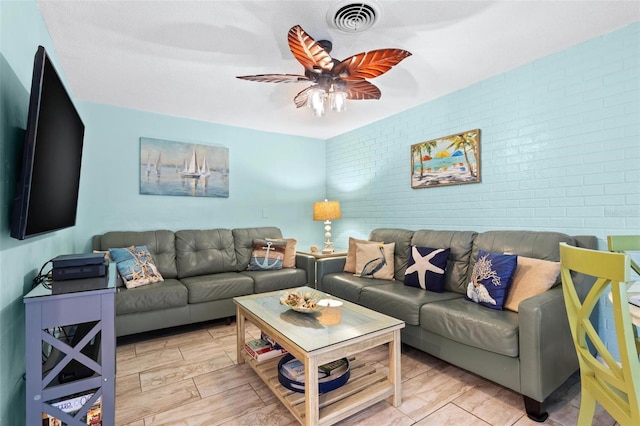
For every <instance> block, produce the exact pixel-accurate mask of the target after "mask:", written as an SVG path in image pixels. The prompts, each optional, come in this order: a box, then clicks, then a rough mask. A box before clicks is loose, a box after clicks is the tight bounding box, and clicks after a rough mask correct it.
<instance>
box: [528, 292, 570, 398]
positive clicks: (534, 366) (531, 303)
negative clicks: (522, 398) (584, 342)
mask: <svg viewBox="0 0 640 426" xmlns="http://www.w3.org/2000/svg"><path fill="white" fill-rule="evenodd" d="M518 316H519V321H520V339H519V342H520V386H521V393H522V394H523V395H526V396H528V397H531V398H533V399H535V400H537V401H540V402H542V401H544V399H545V398H546V397H547V396H549V394H551V393H552V392H553V391H554V390H555V389H557V388H558V387H559V386H560V385H561V384H562V383H564V382H565V381H566V380H567V378H569V376H570V375H571V374H573V373H574V372H575V371H577V370H578V358H577V356H576V350H575V347H574V345H573V339H572V337H571V330H570V329H569V321H568V319H567V312H566V307H565V304H564V297H563V295H562V287H561V286H556V287H554V288H552V289H550V290H548V291H546V292H544V293H542V294H539V295H537V296H534V297H530V298H528V299H525V300H523V301H522V302H521V303H520V306H519V315H518Z"/></svg>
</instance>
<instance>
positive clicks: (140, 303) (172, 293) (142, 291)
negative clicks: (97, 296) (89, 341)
mask: <svg viewBox="0 0 640 426" xmlns="http://www.w3.org/2000/svg"><path fill="white" fill-rule="evenodd" d="M187 300H188V294H187V288H186V287H185V286H184V285H183V284H182V283H181V282H180V281H178V280H176V279H173V278H169V279H165V280H164V282H161V283H153V284H149V285H145V286H142V287H136V288H130V289H126V290H125V289H122V290H120V291H118V292H117V293H116V303H115V304H116V315H124V314H132V313H140V312H147V311H159V310H163V309H168V308H179V307H182V306H186V305H187Z"/></svg>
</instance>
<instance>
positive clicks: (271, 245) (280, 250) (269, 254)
mask: <svg viewBox="0 0 640 426" xmlns="http://www.w3.org/2000/svg"><path fill="white" fill-rule="evenodd" d="M286 247H287V242H286V241H273V240H260V239H256V240H253V249H252V250H251V259H250V260H249V266H247V270H249V271H265V270H275V269H282V262H283V261H284V254H285V251H286Z"/></svg>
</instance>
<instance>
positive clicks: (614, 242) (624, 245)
mask: <svg viewBox="0 0 640 426" xmlns="http://www.w3.org/2000/svg"><path fill="white" fill-rule="evenodd" d="M607 244H608V246H609V251H614V252H617V253H624V252H626V251H639V252H640V235H609V236H607ZM630 260H631V269H633V270H634V271H635V273H636V274H638V275H640V266H638V264H637V263H636V262H635V261H634V260H633V259H630Z"/></svg>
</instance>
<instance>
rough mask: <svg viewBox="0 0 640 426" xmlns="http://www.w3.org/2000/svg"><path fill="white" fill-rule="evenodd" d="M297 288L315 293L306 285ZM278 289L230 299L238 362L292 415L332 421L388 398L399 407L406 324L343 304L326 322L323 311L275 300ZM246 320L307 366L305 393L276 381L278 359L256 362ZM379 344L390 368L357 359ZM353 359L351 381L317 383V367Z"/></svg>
mask: <svg viewBox="0 0 640 426" xmlns="http://www.w3.org/2000/svg"><path fill="white" fill-rule="evenodd" d="M298 290H299V291H305V292H306V291H315V290H314V289H311V288H309V287H303V288H301V289H298ZM280 293H281V292H278V291H275V292H269V293H262V294H254V295H248V296H241V297H236V298H234V302H235V303H236V308H237V311H236V314H237V315H236V326H237V343H238V346H237V350H238V363H239V364H242V363H244V362H247V363H248V364H249V365H250V366H251V367H252V368H253V369H254V370H255V371H256V373H257V374H258V376H259V377H260V378H261V379H262V380H263V381H264V382H265V383H266V384H267V386H268V387H269V389H270V390H271V391H272V392H273V393H274V394H275V395H276V396H277V398H278V399H279V400H280V401H281V402H282V404H283V405H284V406H285V407H286V408H287V409H288V410H289V411H290V412H291V413H292V415H293V416H294V417H295V418H296V419H297V420H298V421H299V422H300V423H301V424H304V425H309V426H315V425H330V424H334V423H336V422H338V421H340V420H343V419H345V418H347V417H349V416H351V415H353V414H355V413H357V412H359V411H362V410H363V409H365V408H366V407H369V406H371V405H373V404H376V403H378V402H380V401H382V400H385V399H387V398H388V399H389V401H390V403H391V404H393V405H394V406H395V407H397V406H399V405H400V399H401V392H400V387H401V385H400V380H401V377H400V373H401V369H400V356H401V355H400V330H401V329H402V328H403V327H404V322H403V321H401V320H398V319H396V318H393V317H389V316H387V315H384V314H381V313H379V312H375V311H372V310H371V309H367V308H365V307H363V306H359V305H357V304H354V303H351V302H348V301H346V300H341V299H338V298H335V299H337V300H339V301H341V302H342V303H343V305H342V311H341V321H340V323H338V324H333V323H332V324H331V325H328V324H327V323H324V322H323V321H322V314H318V313H313V314H308V315H307V314H301V313H298V312H294V311H292V310H290V309H289V308H288V307H287V306H285V305H281V304H280V302H279V299H280ZM245 321H249V322H251V323H253V324H254V325H255V326H256V327H258V328H259V329H260V330H262V331H264V332H265V333H266V334H267V335H269V337H271V338H273V339H274V340H275V341H276V342H278V343H279V344H280V345H281V346H282V347H283V348H285V349H286V350H287V351H288V352H289V353H290V354H291V355H293V356H294V357H296V358H297V359H298V360H300V361H301V362H302V363H303V364H304V366H305V377H306V378H307V383H306V384H305V389H304V393H301V392H294V391H292V390H290V389H287V388H285V387H284V386H282V385H281V384H280V381H279V380H278V362H279V360H280V357H277V358H274V359H271V360H266V361H263V362H260V363H258V362H256V361H255V360H254V359H253V358H251V357H250V356H249V355H248V354H246V352H245V350H244V344H245V338H246V334H245ZM381 345H386V346H387V347H388V363H389V364H388V367H389V368H388V369H385V370H386V371H384V372H381V371H376V369H375V368H374V367H373V366H368V365H366V364H365V363H364V362H360V361H357V357H358V356H361V355H359V354H362V353H365V352H366V351H368V350H370V349H372V348H374V347H377V346H381ZM345 357H346V358H348V359H353V360H354V362H353V366H351V367H350V368H351V376H350V378H349V381H348V382H347V383H346V384H345V385H343V386H341V387H340V388H338V389H335V390H332V391H331V392H327V393H324V394H319V393H318V386H310V385H309V384H310V383H315V382H316V381H317V380H318V366H320V365H322V364H324V363H327V362H331V361H334V360H336V359H340V358H345Z"/></svg>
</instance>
